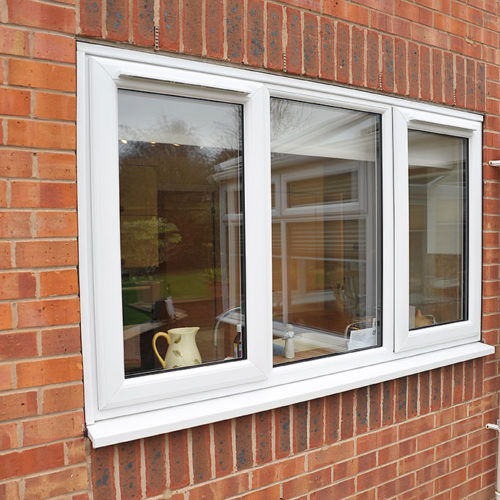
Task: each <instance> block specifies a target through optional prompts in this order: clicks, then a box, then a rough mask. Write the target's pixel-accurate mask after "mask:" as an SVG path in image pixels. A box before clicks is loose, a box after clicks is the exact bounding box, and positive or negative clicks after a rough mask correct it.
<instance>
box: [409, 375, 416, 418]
mask: <svg viewBox="0 0 500 500" xmlns="http://www.w3.org/2000/svg"><path fill="white" fill-rule="evenodd" d="M407 379H408V398H407V399H408V400H407V409H408V418H413V417H416V416H417V414H418V375H410V376H409V377H407Z"/></svg>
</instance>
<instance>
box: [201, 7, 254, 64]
mask: <svg viewBox="0 0 500 500" xmlns="http://www.w3.org/2000/svg"><path fill="white" fill-rule="evenodd" d="M210 4H218V2H217V1H216V0H210ZM247 12H248V14H247V49H246V54H247V59H248V63H249V64H251V65H253V66H263V65H264V3H263V2H262V1H261V0H248V8H247ZM212 36H215V35H212V34H210V36H208V37H207V52H208V55H210V51H209V45H210V43H209V42H210V40H211V38H210V37H212Z"/></svg>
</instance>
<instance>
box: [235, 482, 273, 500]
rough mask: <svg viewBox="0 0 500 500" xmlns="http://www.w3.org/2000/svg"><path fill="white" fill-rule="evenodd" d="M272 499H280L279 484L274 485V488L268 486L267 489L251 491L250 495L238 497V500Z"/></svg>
mask: <svg viewBox="0 0 500 500" xmlns="http://www.w3.org/2000/svg"><path fill="white" fill-rule="evenodd" d="M274 498H276V499H279V498H280V485H279V484H275V485H274V486H270V487H269V488H265V489H263V490H259V491H252V492H251V493H248V494H247V495H243V496H242V497H240V500H271V499H274Z"/></svg>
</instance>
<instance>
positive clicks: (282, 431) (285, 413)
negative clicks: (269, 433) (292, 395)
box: [274, 406, 291, 458]
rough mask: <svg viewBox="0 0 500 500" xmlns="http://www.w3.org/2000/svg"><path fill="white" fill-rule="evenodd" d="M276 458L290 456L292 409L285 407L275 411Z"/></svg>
mask: <svg viewBox="0 0 500 500" xmlns="http://www.w3.org/2000/svg"><path fill="white" fill-rule="evenodd" d="M274 425H275V450H276V457H277V458H283V457H286V456H288V455H289V454H290V450H291V443H290V441H291V437H290V408H289V407H288V406H284V407H282V408H278V409H276V410H274Z"/></svg>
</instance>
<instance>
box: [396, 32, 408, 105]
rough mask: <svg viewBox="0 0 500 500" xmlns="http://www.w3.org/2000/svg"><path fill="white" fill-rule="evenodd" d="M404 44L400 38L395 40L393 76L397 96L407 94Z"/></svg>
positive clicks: (405, 50)
mask: <svg viewBox="0 0 500 500" xmlns="http://www.w3.org/2000/svg"><path fill="white" fill-rule="evenodd" d="M406 53H407V49H406V42H405V41H404V40H402V39H401V38H396V43H395V58H394V62H395V76H396V88H397V92H398V94H401V95H405V94H407V83H408V77H407V75H406Z"/></svg>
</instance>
